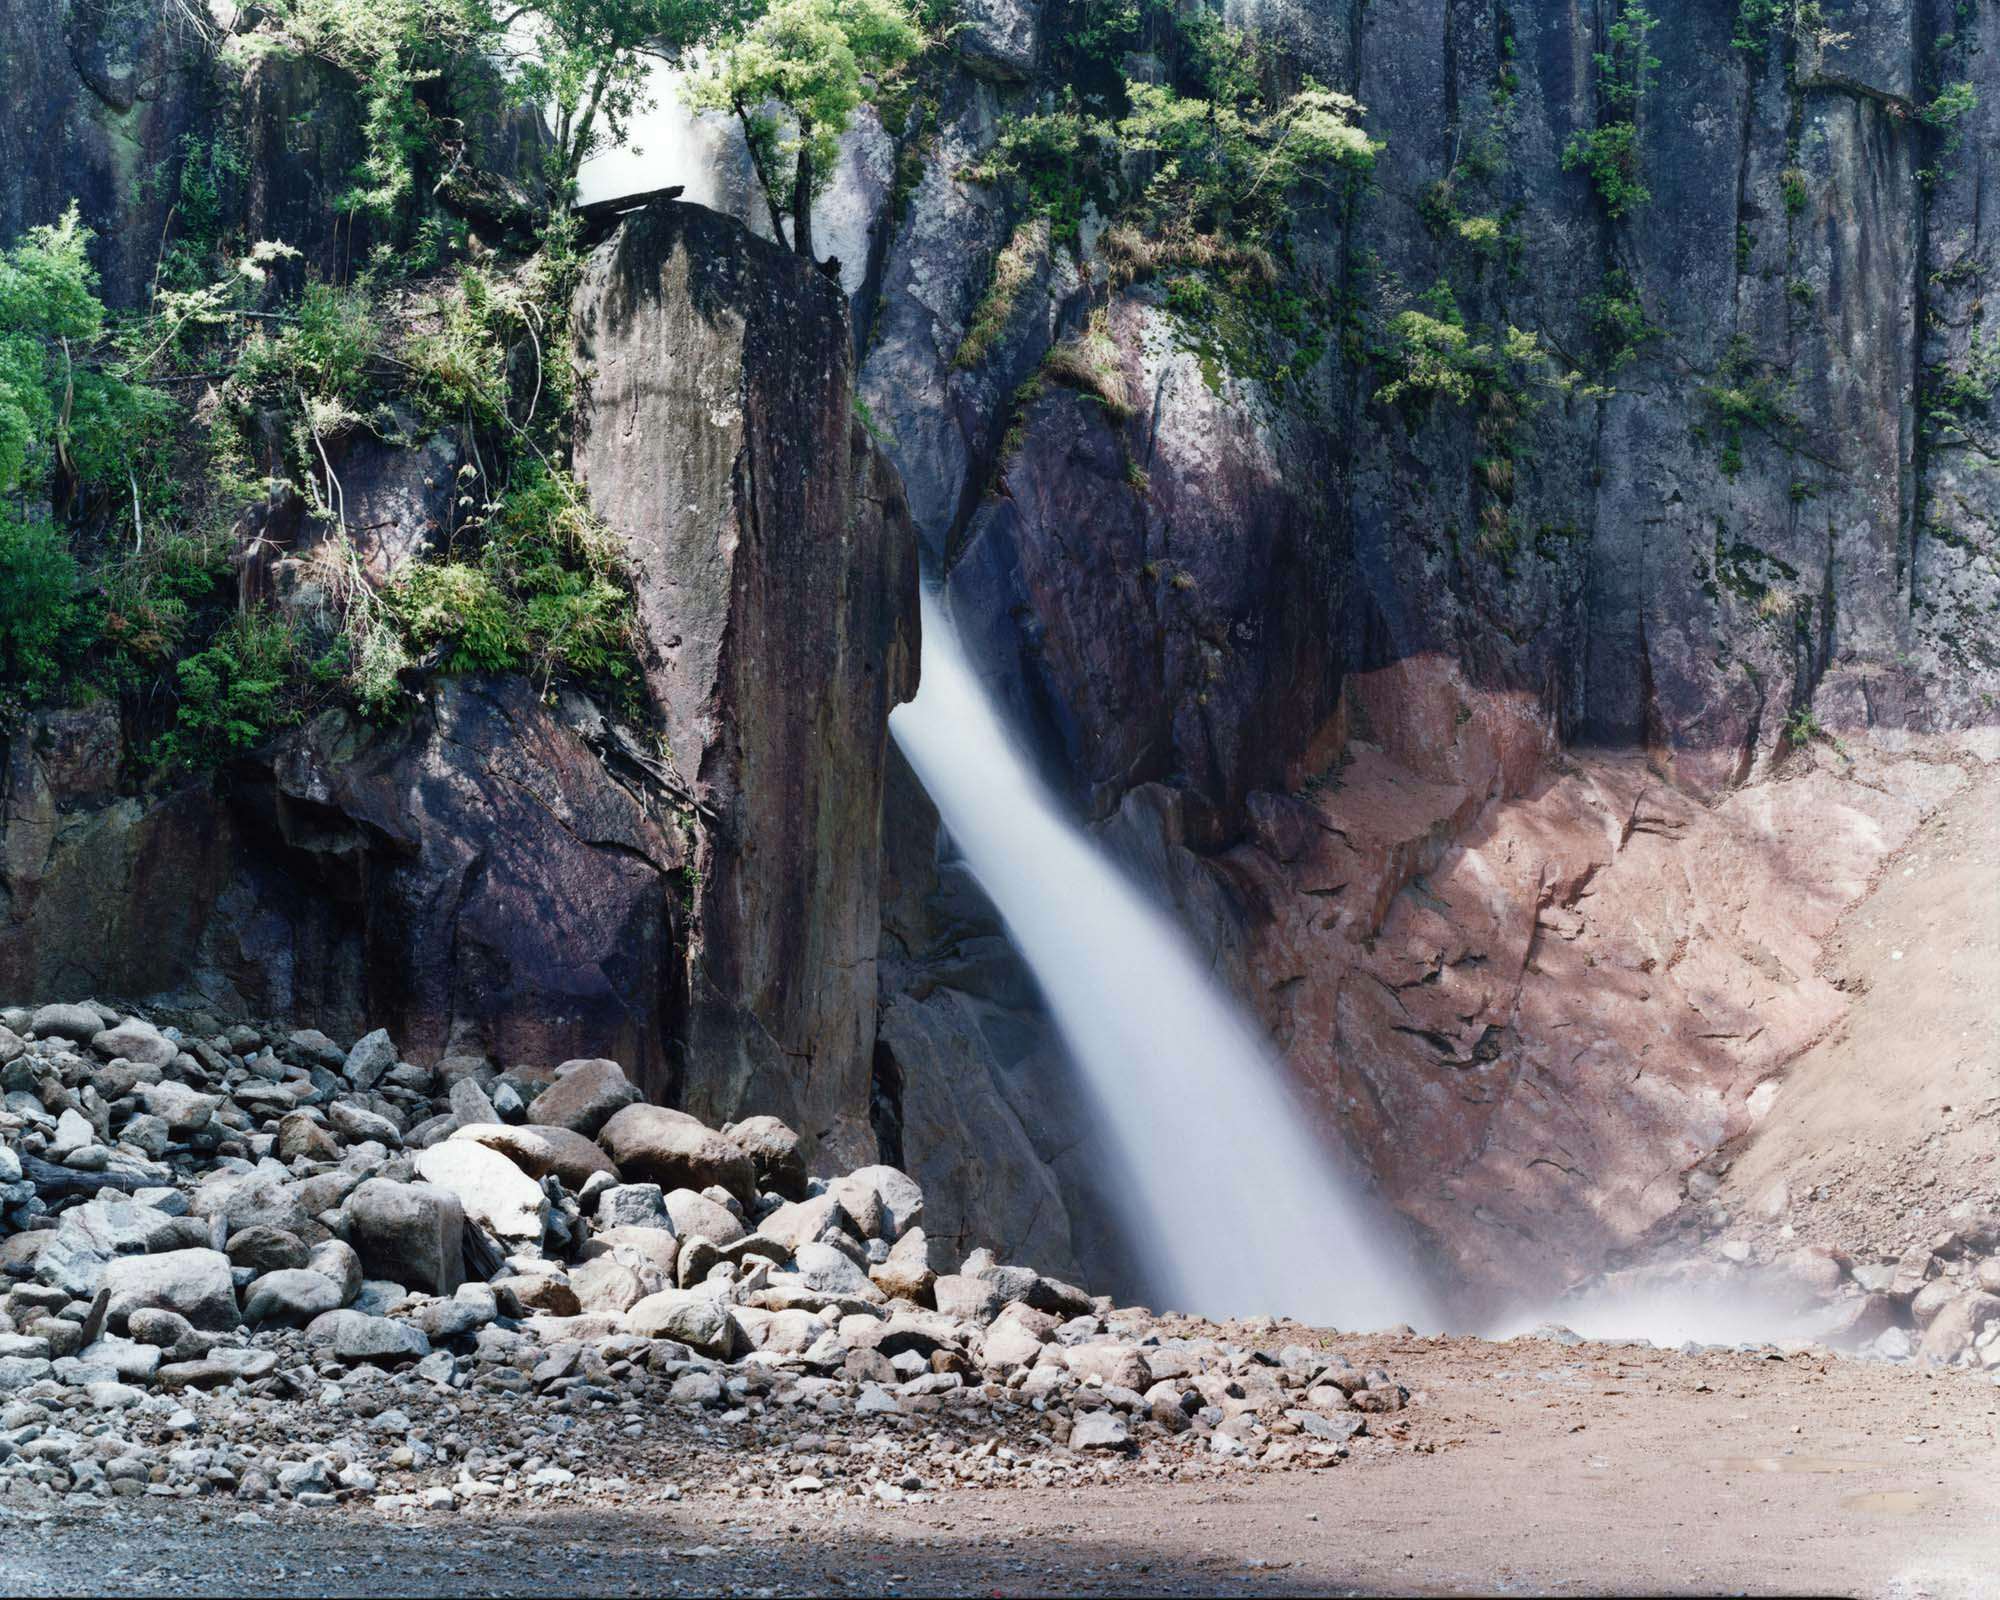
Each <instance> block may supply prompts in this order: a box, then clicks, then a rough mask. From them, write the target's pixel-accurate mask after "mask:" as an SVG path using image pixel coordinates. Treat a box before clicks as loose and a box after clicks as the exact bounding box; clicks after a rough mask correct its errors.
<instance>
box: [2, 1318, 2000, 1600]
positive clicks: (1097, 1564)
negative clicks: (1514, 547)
mask: <svg viewBox="0 0 2000 1600" xmlns="http://www.w3.org/2000/svg"><path fill="white" fill-rule="evenodd" d="M1337 1343H1338V1345H1339V1347H1340V1348H1341V1349H1343V1350H1344V1351H1346V1352H1347V1354H1348V1355H1349V1356H1350V1357H1351V1358H1352V1359H1354V1360H1356V1361H1362V1360H1368V1361H1382V1362H1389V1363H1392V1364H1393V1365H1394V1367H1395V1369H1396V1370H1397V1371H1398V1372H1400V1373H1402V1374H1404V1375H1405V1381H1406V1382H1408V1383H1410V1384H1411V1385H1412V1387H1414V1388H1416V1389H1417V1390H1418V1394H1417V1397H1416V1402H1415V1403H1414V1404H1413V1405H1412V1406H1411V1408H1410V1410H1409V1411H1408V1412H1406V1413H1404V1414H1403V1415H1402V1416H1401V1417H1399V1418H1398V1419H1397V1421H1398V1423H1399V1427H1398V1429H1397V1430H1396V1432H1397V1433H1398V1434H1400V1437H1397V1436H1394V1435H1391V1434H1388V1433H1387V1432H1386V1431H1385V1436H1384V1437H1383V1438H1382V1439H1381V1440H1378V1441H1375V1442H1373V1443H1370V1444H1368V1445H1367V1447H1366V1448H1359V1449H1357V1450H1356V1451H1355V1452H1354V1454H1353V1455H1352V1457H1351V1458H1350V1459H1348V1460H1346V1461H1344V1462H1341V1463H1339V1464H1337V1465H1332V1466H1329V1467H1326V1468H1324V1469H1320V1470H1303V1471H1302V1470H1297V1469H1293V1470H1287V1471H1283V1472H1256V1471H1252V1472H1247V1473H1246V1472H1243V1471H1240V1470H1238V1471H1234V1472H1226V1473H1225V1472H1221V1471H1218V1473H1217V1475H1216V1476H1214V1477H1212V1478H1206V1479H1202V1478H1196V1479H1189V1478H1183V1479H1181V1480H1179V1481H1158V1482H1135V1481H1132V1480H1131V1479H1129V1478H1126V1479H1120V1480H1116V1481H1107V1482H1103V1483H1098V1484H1093V1483H1088V1482H1085V1483H1080V1484H1076V1485H1073V1486H1070V1487H1066V1488H1063V1489H1023V1488H1012V1487H1002V1488H967V1489H962V1490H954V1491H951V1492H948V1493H946V1494H944V1495H942V1496H939V1497H927V1498H921V1499H913V1500H912V1501H910V1502H908V1503H905V1504H901V1505H877V1504H873V1503H870V1502H865V1501H848V1500H841V1501H839V1502H825V1501H822V1500H819V1499H817V1498H816V1497H813V1496H810V1495H798V1496H794V1497H790V1498H787V1499H783V1500H764V1501H752V1500H749V1499H746V1498H743V1497H741V1496H738V1495H734V1494H731V1493H728V1492H726V1491H716V1490H704V1491H701V1492H697V1493H693V1494H690V1495H689V1496H688V1497H687V1498H686V1499H685V1500H682V1501H680V1502H677V1503H670V1504H661V1503H647V1504H635V1505H628V1506H625V1507H618V1506H614V1505H607V1504H606V1503H604V1502H602V1501H601V1500H600V1501H592V1502H589V1503H583V1502H579V1503H575V1504H564V1503H562V1502H559V1501H551V1502H548V1503H546V1504H545V1505H543V1506H539V1507H537V1508H536V1509H533V1510H527V1511H524V1510H522V1509H520V1508H518V1507H513V1508H506V1509H492V1510H489V1509H487V1508H485V1507H481V1506H468V1507H465V1508H462V1509H460V1510H458V1511H456V1512H453V1513H449V1514H445V1515H438V1516H431V1515H419V1516H415V1517H411V1516H408V1515H405V1516H401V1517H394V1518H391V1517H384V1516H381V1515H379V1514H377V1513H375V1512H374V1511H372V1510H370V1509H368V1508H367V1507H366V1506H365V1505H354V1506H340V1507H336V1508H329V1509H323V1510H317V1511H301V1510H296V1509H285V1508H269V1507H267V1508H264V1509H262V1510H260V1511H259V1512H258V1513H256V1515H257V1518H258V1520H255V1521H247V1520H239V1519H240V1518H241V1517H242V1513H241V1512H239V1511H238V1510H236V1509H235V1508H234V1507H233V1506H231V1505H230V1504H229V1503H227V1502H217V1503H208V1502H202V1501H190V1502H153V1501H148V1500H138V1501H127V1502H123V1503H117V1504H114V1505H112V1506H110V1507H107V1508H106V1509H103V1510H101V1511H95V1512H87V1513H81V1514H74V1513H70V1512H60V1513H58V1514H56V1515H54V1516H53V1517H49V1518H47V1519H46V1520H35V1519H32V1518H29V1517H25V1516H19V1515H16V1516H14V1517H11V1518H9V1519H8V1520H9V1523H10V1527H9V1528H8V1531H7V1533H5V1534H0V1586H4V1588H5V1589H6V1590H7V1591H8V1592H11V1593H21V1594H62V1593H106V1594H146V1593H173V1594H177V1595H200V1594H224V1593H243V1594H258V1595H262V1594H273V1595H291V1594H321V1593H325V1594H371V1595H372V1594H397V1593H404V1594H418V1595H450V1594H480V1593H520V1594H572V1593H583V1594H634V1593H645V1594H651V1593H706V1592H721V1593H732V1594H760V1593H764V1594H771V1593H776V1594H795V1593H828V1592H848V1593H869V1594H877V1593H888V1594H966V1595H970V1594H980V1595H995V1594H999V1595H1014V1594H1035V1593H1048V1592H1058V1593H1079V1594H1116V1593H1144V1594H1165V1595H1181V1594H1208V1593H1228V1594H1274V1595H1283V1594H1316V1593H1336V1592H1339V1593H1368V1594H1372V1593H1390V1592H1398V1593H1406V1592H1416V1593H1425V1594H1457V1593H1564V1592H1570V1593H1687V1594H1705V1593H1720V1592H1748V1593H1755V1594H1796V1593H1841V1594H1849V1593H1851V1594H1868V1595H1885V1596H1895V1597H1899V1600H1901V1597H1909V1600H1916V1597H1920V1596H1937V1597H1940V1600H1947V1597H1959V1596H1965V1597H1972V1596H1978V1595H1986V1594H1992V1593H1995V1592H1996V1591H2000V1578H1996V1576H1995V1575H1996V1574H2000V1387H1996V1386H1995V1385H1994V1384H1993V1382H1992V1381H1991V1380H1990V1379H1989V1378H1986V1377H1984V1376H1980V1375H1975V1374H1970V1373H1964V1372H1951V1373H1925V1372H1920V1371H1915V1370H1911V1369H1907V1368H1892V1367H1886V1366H1883V1365H1880V1364H1877V1363H1870V1362H1856V1361H1845V1360H1839V1359H1835V1358H1832V1357H1828V1356H1825V1355H1822V1354H1798V1355H1793V1356H1790V1357H1787V1358H1784V1359H1782V1360H1780V1359H1771V1358H1767V1357H1762V1356H1755V1355H1747V1354H1737V1353H1721V1352H1713V1353H1709V1354H1704V1355H1682V1354H1677V1353H1671V1352H1665V1351H1655V1350H1650V1349H1644V1348H1639V1347H1632V1346H1614V1345H1605V1344H1585V1345H1581V1346H1577V1347H1574V1348H1570V1347H1565V1346H1562V1345H1559V1344H1555V1343H1549V1342H1543V1341H1527V1340H1521V1341H1514V1342H1511V1343H1506V1344H1490V1343H1486V1342H1483V1341H1479V1340H1467V1339H1450V1340H1445V1339H1439V1340H1430V1339H1421V1338H1401V1339H1397V1338H1388V1339H1380V1338H1378V1339H1350V1338H1340V1339H1339V1340H1338V1341H1337ZM1357 1443H1360V1441H1357ZM691 1476H692V1474H691Z"/></svg>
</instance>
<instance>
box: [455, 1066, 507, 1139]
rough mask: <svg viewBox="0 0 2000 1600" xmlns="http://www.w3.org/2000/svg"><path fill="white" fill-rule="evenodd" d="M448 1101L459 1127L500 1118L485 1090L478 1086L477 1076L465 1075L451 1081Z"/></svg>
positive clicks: (468, 1126)
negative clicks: (453, 1081)
mask: <svg viewBox="0 0 2000 1600" xmlns="http://www.w3.org/2000/svg"><path fill="white" fill-rule="evenodd" d="M449 1103H450V1105H451V1114H452V1115H453V1116H454V1117H456V1118H457V1119H458V1125H459V1126H460V1127H461V1128H470V1127H473V1126H475V1125H477V1124H480V1123H490V1122H498V1121H499V1120H500V1113H499V1112H498V1111H497V1110H495V1109H494V1105H493V1102H492V1100H491V1099H489V1098H488V1096H487V1093H486V1091H485V1090H484V1089H482V1088H480V1087H479V1080H478V1079H477V1078H473V1077H470V1076H467V1077H463V1078H460V1079H458V1080H457V1081H456V1082H455V1083H453V1084H452V1086H451V1094H450V1096H449Z"/></svg>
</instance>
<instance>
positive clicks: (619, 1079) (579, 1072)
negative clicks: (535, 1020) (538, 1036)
mask: <svg viewBox="0 0 2000 1600" xmlns="http://www.w3.org/2000/svg"><path fill="white" fill-rule="evenodd" d="M639 1099H640V1095H639V1091H638V1089H636V1088H635V1087H634V1086H633V1084H632V1081H631V1079H629V1078H627V1077H626V1076H625V1072H624V1069H623V1068H621V1067H620V1066H619V1065H618V1063H617V1062H615V1061H601V1060H599V1061H565V1062H564V1063H563V1064H562V1065H561V1066H560V1067H558V1068H556V1081H555V1082H554V1083H552V1084H550V1085H549V1086H548V1087H547V1088H546V1089H544V1090H543V1091H542V1092H541V1093H540V1094H538V1095H536V1096H535V1098H534V1100H533V1102H532V1103H531V1104H530V1105H529V1107H528V1115H529V1117H530V1118H531V1119H533V1120H534V1121H535V1122H538V1123H546V1124H548V1125H549V1126H551V1127H557V1128H568V1129H569V1130H570V1131H571V1132H573V1133H580V1134H582V1135H583V1136H584V1137H585V1138H586V1139H594V1138H596V1137H597V1135H598V1133H599V1131H600V1130H601V1129H602V1128H603V1127H604V1124H605V1123H606V1122H608V1121H609V1120H610V1119H611V1117H612V1115H613V1113H615V1112H618V1111H622V1110H623V1109H624V1108H625V1107H626V1106H629V1105H636V1104H637V1103H638V1102H639ZM607 1148H609V1147H608V1146H607ZM612 1154H613V1155H614V1156H615V1155H616V1154H617V1152H616V1151H615V1150H614V1151H613V1152H612ZM621 1165H622V1163H621Z"/></svg>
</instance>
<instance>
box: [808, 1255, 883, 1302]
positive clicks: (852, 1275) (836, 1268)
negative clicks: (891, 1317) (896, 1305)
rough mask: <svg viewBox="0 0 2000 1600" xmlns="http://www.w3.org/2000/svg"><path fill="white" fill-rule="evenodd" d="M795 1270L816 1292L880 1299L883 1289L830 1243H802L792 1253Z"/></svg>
mask: <svg viewBox="0 0 2000 1600" xmlns="http://www.w3.org/2000/svg"><path fill="white" fill-rule="evenodd" d="M792 1270H793V1271H794V1272H796V1273H797V1274H798V1275H799V1279H800V1281H801V1282H803V1283H804V1284H805V1286H806V1287H807V1288H808V1289H810V1290H812V1292H813V1293H814V1294H824V1295H843V1296H847V1297H850V1298H853V1299H857V1300H872V1301H879V1300H880V1299H881V1298H882V1291H881V1290H880V1289H878V1288H876V1287H875V1285H874V1284H873V1283H871V1282H870V1281H869V1278H868V1274H867V1273H865V1272H863V1271H862V1270H861V1269H860V1268H859V1267H858V1266H856V1265H855V1264H854V1262H853V1260H852V1259H851V1258H850V1257H849V1256H848V1255H847V1254H846V1253H845V1252H844V1251H841V1250H838V1249H836V1248H835V1247H834V1246H832V1245H830V1244H802V1245H800V1246H799V1247H798V1249H797V1250H796V1251H794V1252H793V1255H792Z"/></svg>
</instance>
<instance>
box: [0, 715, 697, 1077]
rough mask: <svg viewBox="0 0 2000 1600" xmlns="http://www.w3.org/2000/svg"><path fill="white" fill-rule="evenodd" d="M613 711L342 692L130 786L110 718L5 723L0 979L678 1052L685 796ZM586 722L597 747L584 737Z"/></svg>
mask: <svg viewBox="0 0 2000 1600" xmlns="http://www.w3.org/2000/svg"><path fill="white" fill-rule="evenodd" d="M603 734H604V724H603V717H602V714H601V713H599V712H597V711H595V709H594V708H592V707H589V706H588V705H585V704H582V703H575V704H569V705H565V706H564V707H562V708H561V709H560V710H559V711H552V710H550V709H549V708H547V707H544V706H543V705H541V704H540V703H539V702H538V701H537V699H536V697H535V695H534V693H533V691H532V690H531V689H530V688H529V687H528V685H527V684H525V683H524V682H522V681H519V680H494V681H490V682H481V681H476V680H455V679H447V680H441V681H440V682H438V683H437V684H435V685H434V686H433V689H432V692H431V693H430V695H429V696H428V697H427V704H426V706H425V707H424V709H423V710H422V711H421V712H420V713H419V715H417V716H416V717H415V718H413V719H412V721H411V722H410V723H408V724H407V725H405V726H403V727H401V728H397V729H392V730H386V731H370V730H367V729H364V728H362V727H360V726H358V725H356V724H354V723H353V722H351V721H350V720H349V719H348V718H347V717H345V716H344V715H340V714H331V713H330V714H328V715H327V716H325V717H323V718H321V719H320V720H319V721H317V722H315V723H313V724H312V725H310V726H309V727H307V728H305V729H303V730H301V731H300V732H299V733H298V734H297V735H295V736H292V737H288V738H287V739H285V740H284V741H282V742H281V743H280V744H279V745H278V746H276V747H275V748H273V749H271V750H269V751H267V752H265V753H263V754H261V755H260V756H258V757H257V758H255V759H254V760H252V761H249V762H246V763H244V764H242V765H241V766H239V767H238V768H236V769H234V770H232V771H231V772H230V773H228V774H227V775H226V776H225V778H224V779H223V780H222V781H221V782H220V783H219V784H215V785H210V784H206V783H204V784H193V785H188V786H185V787H183V788H180V789H177V790H175V791H173V792H171V793H169V794H167V795H165V796H164V797H160V798H147V797H142V796H134V795H130V794H121V793H120V778H121V771H120V768H121V760H122V758H123V756H124V750H123V745H122V741H121V736H120V730H119V726H118V721H117V718H116V716H115V714H113V713H111V712H109V711H107V710H105V709H102V708H100V709H96V710H90V711H79V712H65V713H57V714H53V715H50V716H48V717H46V718H44V719H43V720H42V721H41V722H40V723H39V724H36V725H33V726H31V727H29V728H28V729H25V730H23V731H22V732H20V733H18V734H16V735H14V736H13V737H12V738H10V739H9V740H8V741H7V747H6V748H7V768H6V778H5V790H4V796H0V803H4V808H5V809H4V816H5V819H6V827H5V833H4V839H5V846H6V857H5V864H4V867H0V913H4V915H0V990H4V991H5V992H7V993H9V994H15V993H20V994H28V993H33V992H35V991H36V990H37V989H38V988H54V989H58V990H61V991H63V992H69V991H74V992H76V993H79V994H83V993H98V994H137V993H158V992H161V991H166V990H175V989H189V990H192V991H194V992H195V993H196V994H197V995H198V996H199V997H200V1000H201V1001H202V1002H203V1003H205V1004H207V1005H209V1006H211V1007H214V1008H217V1009H220V1010H222V1011H223V1012H225V1013H228V1014H235V1015H260V1016H261V1015H270V1014H273V1013H276V1012H280V1011H283V1010H286V1009H296V1010H297V1011H298V1013H299V1014H300V1015H309V1016H311V1017H312V1018H314V1019H315V1021H316V1022H317V1023H318V1024H319V1025H321V1026H323V1027H325V1028H327V1029H331V1030H333V1031H334V1032H336V1033H341V1034H347V1033H354V1034H356V1035H357V1036H358V1034H359V1033H360V1032H363V1031H366V1021H367V1019H369V1018H371V1017H376V1016H385V1017H387V1016H393V1017H394V1018H395V1019H396V1021H397V1024H398V1026H399V1027H401V1028H403V1029H404V1030H405V1031H406V1033H407V1034H408V1036H409V1037H410V1039H411V1045H410V1048H411V1049H413V1050H417V1051H419V1052H421V1053H423V1054H425V1055H427V1056H429V1057H432V1058H436V1057H438V1056H442V1055H446V1054H451V1053H456V1052H466V1053H475V1054H484V1055H488V1056H491V1057H494V1058H496V1059H498V1060H501V1061H508V1062H512V1061H522V1062H529V1063H534V1062H540V1063H542V1064H544V1065H553V1064H554V1063H555V1062H557V1061H560V1060H565V1059H569V1058H573V1057H576V1056H578V1055H581V1054H585V1053H587V1052H589V1051H590V1050H593V1049H595V1048H597V1047H598V1046H599V1045H603V1046H605V1047H607V1048H613V1047H615V1048H616V1049H618V1050H619V1052H620V1053H621V1056H622V1057H623V1058H624V1059H627V1060H630V1061H633V1062H635V1063H643V1064H644V1066H645V1067H646V1068H649V1069H651V1070H655V1071H661V1072H663V1071H664V1070H665V1060H666V1052H667V1042H668V1039H669V1038H670V1037H671V1035H672V1032H673V1029H674V1026H675V1024H676V1021H677V1018H678V1015H679V1008H678V1004H677V1001H676V999H675V997H674V995H673V992H672V990H671V988H670V987H669V986H667V985H665V984H663V982H662V978H661V975H662V974H663V973H664V972H668V971H671V970H672V968H673V965H674V953H675V951H676V950H677V949H678V948H679V945H680V939H681V935H680V930H679V926H678V897H677V889H678V886H679V883H680V879H681V867H682V863H683V862H684V860H685V859H686V852H685V846H684V843H683V840H682V836H681V833H680V829H679V825H678V822H677V820H676V819H675V818H674V816H673V815H672V813H671V812H670V811H669V810H667V809H666V808H665V807H664V806H663V805H662V804H661V803H660V798H659V796H658V795H657V793H655V792H653V791H652V790H651V789H650V786H649V785H648V783H647V781H646V775H645V774H644V772H643V771H641V770H640V769H638V768H636V767H632V766H629V765H627V766H625V767H624V768H623V770H620V769H619V767H618V766H617V765H616V764H615V761H616V758H615V757H614V758H611V760H607V758H606V757H605V756H604V755H603V754H602V753H601V748H602V745H603V743H604V738H603ZM593 744H595V745H597V746H598V748H593Z"/></svg>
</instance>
